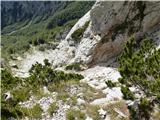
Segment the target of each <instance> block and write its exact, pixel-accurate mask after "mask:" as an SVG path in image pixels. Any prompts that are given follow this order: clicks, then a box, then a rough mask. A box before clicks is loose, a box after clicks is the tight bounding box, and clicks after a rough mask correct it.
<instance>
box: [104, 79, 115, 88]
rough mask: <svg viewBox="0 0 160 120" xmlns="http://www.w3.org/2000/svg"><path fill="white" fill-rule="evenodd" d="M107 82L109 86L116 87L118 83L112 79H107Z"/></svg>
mask: <svg viewBox="0 0 160 120" xmlns="http://www.w3.org/2000/svg"><path fill="white" fill-rule="evenodd" d="M105 83H106V84H107V86H108V87H109V88H113V87H116V83H113V82H112V81H111V80H107V81H106V82H105Z"/></svg>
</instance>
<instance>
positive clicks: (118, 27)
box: [90, 1, 160, 64]
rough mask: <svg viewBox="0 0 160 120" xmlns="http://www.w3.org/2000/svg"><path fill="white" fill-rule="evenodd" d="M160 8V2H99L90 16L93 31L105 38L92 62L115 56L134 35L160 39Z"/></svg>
mask: <svg viewBox="0 0 160 120" xmlns="http://www.w3.org/2000/svg"><path fill="white" fill-rule="evenodd" d="M159 10H160V2H141V1H139V2H127V1H123V2H122V1H121V2H100V1H99V2H97V3H96V4H95V5H94V7H93V8H92V10H91V12H90V16H91V21H92V32H93V33H94V34H95V35H99V36H100V37H101V42H99V43H98V44H97V45H96V47H95V49H94V51H93V56H92V57H93V60H92V62H91V63H92V64H96V63H99V62H106V61H108V60H110V59H114V58H115V57H116V56H117V55H119V53H120V52H121V51H122V48H123V47H122V46H123V44H124V43H125V41H126V40H127V39H128V38H129V37H131V36H132V35H135V37H136V38H137V39H139V38H140V37H143V36H144V35H146V36H148V37H150V38H151V39H153V40H155V41H160V37H159V33H160V24H159V23H160V11H159ZM157 43H159V42H157Z"/></svg>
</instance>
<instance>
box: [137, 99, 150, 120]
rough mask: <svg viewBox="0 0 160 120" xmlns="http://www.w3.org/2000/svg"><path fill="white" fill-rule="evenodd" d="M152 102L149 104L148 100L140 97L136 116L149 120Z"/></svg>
mask: <svg viewBox="0 0 160 120" xmlns="http://www.w3.org/2000/svg"><path fill="white" fill-rule="evenodd" d="M152 105H153V104H151V102H150V101H149V100H147V99H146V98H142V99H141V100H140V104H139V107H138V108H139V113H138V116H139V117H140V119H143V118H144V119H145V120H149V119H150V115H151V112H152V110H153V106H152Z"/></svg>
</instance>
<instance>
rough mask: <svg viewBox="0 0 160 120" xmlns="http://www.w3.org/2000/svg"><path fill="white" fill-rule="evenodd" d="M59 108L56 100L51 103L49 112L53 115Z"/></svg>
mask: <svg viewBox="0 0 160 120" xmlns="http://www.w3.org/2000/svg"><path fill="white" fill-rule="evenodd" d="M56 109H57V105H56V103H55V102H53V103H51V104H50V106H49V108H48V113H49V114H50V116H52V115H53V113H54V112H55V111H56Z"/></svg>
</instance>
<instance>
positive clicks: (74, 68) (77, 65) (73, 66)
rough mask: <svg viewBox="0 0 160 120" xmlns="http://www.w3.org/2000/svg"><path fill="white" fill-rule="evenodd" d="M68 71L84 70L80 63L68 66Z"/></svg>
mask: <svg viewBox="0 0 160 120" xmlns="http://www.w3.org/2000/svg"><path fill="white" fill-rule="evenodd" d="M65 69H66V70H75V71H80V70H82V68H81V66H80V64H79V63H74V64H71V65H67V66H66V67H65Z"/></svg>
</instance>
